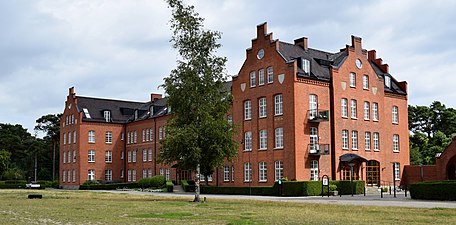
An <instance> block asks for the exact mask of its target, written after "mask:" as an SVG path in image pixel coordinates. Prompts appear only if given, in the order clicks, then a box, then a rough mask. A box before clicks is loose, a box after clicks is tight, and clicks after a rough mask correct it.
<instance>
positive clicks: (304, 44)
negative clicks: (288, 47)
mask: <svg viewBox="0 0 456 225" xmlns="http://www.w3.org/2000/svg"><path fill="white" fill-rule="evenodd" d="M294 44H295V45H298V46H301V47H302V48H303V49H304V50H307V48H308V47H309V46H308V44H307V37H302V38H298V39H296V40H294Z"/></svg>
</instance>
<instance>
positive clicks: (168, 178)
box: [165, 168, 170, 180]
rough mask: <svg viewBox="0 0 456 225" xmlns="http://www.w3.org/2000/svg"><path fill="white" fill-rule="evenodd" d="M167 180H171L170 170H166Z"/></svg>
mask: <svg viewBox="0 0 456 225" xmlns="http://www.w3.org/2000/svg"><path fill="white" fill-rule="evenodd" d="M165 178H166V180H170V172H169V169H168V168H166V176H165Z"/></svg>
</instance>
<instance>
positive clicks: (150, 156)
mask: <svg viewBox="0 0 456 225" xmlns="http://www.w3.org/2000/svg"><path fill="white" fill-rule="evenodd" d="M147 155H148V158H147V161H149V162H152V149H151V148H150V149H149V150H148V154H147Z"/></svg>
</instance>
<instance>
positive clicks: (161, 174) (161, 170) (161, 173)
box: [160, 168, 165, 176]
mask: <svg viewBox="0 0 456 225" xmlns="http://www.w3.org/2000/svg"><path fill="white" fill-rule="evenodd" d="M164 175H165V172H164V170H163V168H160V176H164Z"/></svg>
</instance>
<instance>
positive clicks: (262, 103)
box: [258, 97, 266, 118]
mask: <svg viewBox="0 0 456 225" xmlns="http://www.w3.org/2000/svg"><path fill="white" fill-rule="evenodd" d="M258 111H259V112H258V114H259V117H260V118H264V117H266V98H264V97H263V98H260V100H259V101H258Z"/></svg>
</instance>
